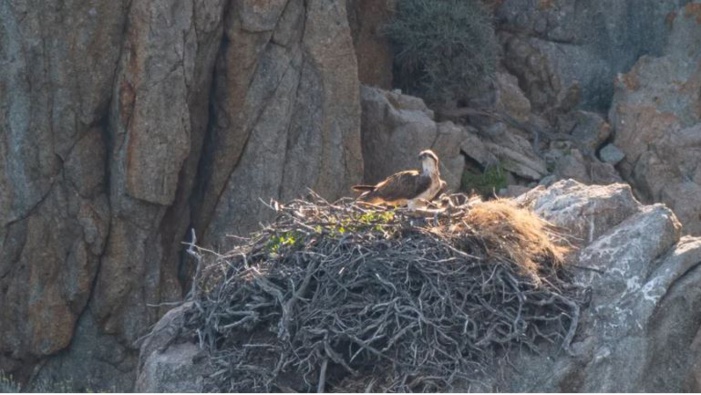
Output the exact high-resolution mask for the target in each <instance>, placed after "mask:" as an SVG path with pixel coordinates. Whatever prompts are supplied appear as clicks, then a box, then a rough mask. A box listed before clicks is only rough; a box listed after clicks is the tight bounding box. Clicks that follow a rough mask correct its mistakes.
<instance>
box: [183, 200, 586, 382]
mask: <svg viewBox="0 0 701 395" xmlns="http://www.w3.org/2000/svg"><path fill="white" fill-rule="evenodd" d="M452 200H453V204H451V205H450V206H449V207H447V208H443V209H441V210H434V211H409V210H406V209H398V210H394V209H383V208H378V207H370V206H366V205H362V204H361V203H356V202H353V201H350V200H341V201H339V202H336V203H334V204H331V203H328V202H326V201H324V200H323V199H321V198H319V197H318V196H316V195H312V196H310V197H309V198H308V199H306V200H295V201H293V202H291V203H289V204H286V205H279V204H277V203H273V204H272V205H271V207H273V209H275V210H276V211H277V218H276V219H275V220H274V221H273V222H272V224H271V225H269V226H267V227H266V228H264V229H263V230H261V231H260V232H258V233H256V234H254V235H253V236H252V237H251V238H250V239H246V240H245V241H244V242H243V243H241V244H240V245H239V246H238V247H236V248H234V249H233V250H232V251H231V252H230V253H228V254H226V255H216V254H213V253H211V252H204V251H203V250H199V252H194V253H195V255H197V256H198V257H201V259H202V261H201V262H200V263H201V269H200V270H199V273H198V278H196V280H195V284H196V286H195V289H196V291H195V292H193V294H192V295H193V296H192V297H191V299H192V300H193V301H194V302H195V303H194V305H195V306H196V308H195V311H194V313H193V314H192V315H191V317H190V320H189V323H188V328H190V329H191V330H192V333H195V334H196V335H197V337H198V338H199V341H200V342H201V345H202V346H203V347H204V348H205V349H206V350H207V351H208V354H209V358H210V362H211V364H212V366H213V368H214V369H213V374H212V375H210V376H209V377H207V378H206V383H207V389H208V390H213V391H223V392H228V391H231V392H239V391H280V390H282V391H286V392H290V391H317V390H318V391H350V392H356V391H364V390H367V391H446V390H449V389H451V386H452V385H453V384H455V383H459V382H464V381H460V380H467V381H468V382H469V381H470V379H471V378H472V377H475V374H476V373H478V372H480V371H481V369H482V368H483V367H485V366H487V364H488V363H490V361H492V359H493V358H494V357H495V356H496V355H497V354H498V353H499V352H500V351H502V350H504V349H508V348H510V347H513V346H518V347H527V348H530V349H534V350H535V349H537V348H538V347H539V345H540V344H541V343H542V342H549V343H555V344H558V345H562V347H563V349H564V350H568V349H569V344H570V342H571V340H572V338H573V336H574V333H575V329H576V327H577V321H578V316H579V307H578V302H577V301H578V298H579V296H580V292H579V291H580V290H579V289H578V288H577V287H575V286H573V285H572V284H571V283H570V282H569V280H568V275H567V270H566V267H565V266H564V265H563V256H564V254H565V253H566V248H564V247H562V246H560V245H559V244H558V243H559V242H558V240H559V239H558V238H557V236H556V235H555V234H554V233H553V232H552V229H551V227H550V226H548V225H547V224H546V223H545V222H544V221H542V220H540V219H539V218H537V217H536V216H535V215H534V214H532V213H531V212H529V211H526V210H523V209H519V208H517V207H515V206H513V205H512V203H510V202H509V201H506V200H496V201H489V202H481V201H478V200H474V199H473V200H471V201H467V199H465V198H464V197H460V196H453V197H452Z"/></svg>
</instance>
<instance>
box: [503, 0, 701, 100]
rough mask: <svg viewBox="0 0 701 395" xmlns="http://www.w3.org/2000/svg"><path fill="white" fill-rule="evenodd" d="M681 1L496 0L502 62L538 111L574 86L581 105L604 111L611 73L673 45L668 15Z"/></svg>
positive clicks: (611, 93) (612, 74)
mask: <svg viewBox="0 0 701 395" xmlns="http://www.w3.org/2000/svg"><path fill="white" fill-rule="evenodd" d="M686 3H688V0H670V1H639V0H595V1H591V2H587V3H586V4H584V3H581V2H578V1H577V0H552V1H550V0H549V1H543V0H504V1H500V2H499V6H498V7H497V10H496V16H497V20H498V23H497V30H498V31H500V32H501V33H500V37H502V43H504V44H505V56H504V63H505V65H506V67H507V69H509V70H510V71H511V72H512V73H513V74H514V75H516V76H518V77H519V84H520V86H521V88H522V89H523V90H524V92H525V93H526V96H527V97H528V98H529V99H530V100H531V103H532V104H533V107H534V109H535V110H536V111H541V110H542V109H544V108H547V107H556V106H558V105H559V104H560V103H558V96H559V95H560V94H561V91H566V90H567V89H568V88H569V87H571V86H573V85H575V84H576V85H579V86H580V88H581V103H580V106H581V108H584V109H590V110H596V111H606V110H608V107H609V104H610V102H611V97H612V95H613V87H612V86H611V81H612V80H613V78H614V77H615V75H616V73H619V72H622V71H625V70H628V69H629V68H630V67H631V66H632V65H633V64H634V63H635V62H636V61H637V60H638V58H639V57H640V55H641V54H651V55H660V54H661V53H662V52H663V50H664V48H665V45H666V44H667V42H668V39H669V40H670V41H671V40H672V38H670V37H671V33H670V30H669V25H668V24H669V20H670V13H671V12H673V11H676V10H678V9H679V8H681V7H682V6H684V5H685V4H686ZM675 23H676V22H675ZM507 32H518V34H514V33H507ZM690 41H691V40H690V39H688V38H684V40H683V42H684V43H688V42H690ZM694 46H695V45H693V44H692V45H689V46H687V47H694ZM679 47H682V45H679Z"/></svg>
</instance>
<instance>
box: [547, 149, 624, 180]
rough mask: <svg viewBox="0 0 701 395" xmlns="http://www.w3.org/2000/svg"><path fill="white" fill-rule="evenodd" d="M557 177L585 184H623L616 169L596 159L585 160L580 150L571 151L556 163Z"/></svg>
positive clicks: (555, 171)
mask: <svg viewBox="0 0 701 395" xmlns="http://www.w3.org/2000/svg"><path fill="white" fill-rule="evenodd" d="M554 173H555V175H557V177H558V178H560V179H570V178H571V179H573V180H576V181H579V182H581V183H584V184H600V185H606V184H613V183H618V182H623V179H622V178H621V177H620V176H619V175H618V173H617V172H616V169H614V167H613V166H612V165H611V164H609V163H602V162H600V161H599V160H598V159H596V158H595V157H592V158H585V157H584V156H583V155H582V153H581V152H579V150H578V149H571V150H569V153H568V154H566V155H562V156H561V157H560V158H558V159H557V161H556V162H555V170H554Z"/></svg>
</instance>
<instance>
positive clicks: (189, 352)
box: [135, 303, 212, 392]
mask: <svg viewBox="0 0 701 395" xmlns="http://www.w3.org/2000/svg"><path fill="white" fill-rule="evenodd" d="M191 308H192V303H186V304H184V305H182V306H179V307H177V308H174V309H173V310H170V311H169V312H168V313H166V315H164V316H163V318H161V319H160V320H159V321H158V323H157V324H156V326H155V327H154V328H153V330H152V331H151V333H149V335H148V337H147V338H146V339H145V340H144V343H143V344H142V345H141V352H140V361H139V369H138V377H137V380H136V387H135V392H203V391H204V386H203V376H205V375H206V374H211V373H212V372H211V368H209V367H208V365H207V360H206V359H205V358H200V357H201V354H202V351H201V350H200V348H199V347H198V346H196V345H195V344H193V343H190V342H184V343H183V342H176V341H177V337H178V334H179V331H180V330H181V329H182V328H183V325H184V324H185V314H187V312H188V310H189V309H191Z"/></svg>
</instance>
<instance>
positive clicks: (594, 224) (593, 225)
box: [516, 180, 641, 246]
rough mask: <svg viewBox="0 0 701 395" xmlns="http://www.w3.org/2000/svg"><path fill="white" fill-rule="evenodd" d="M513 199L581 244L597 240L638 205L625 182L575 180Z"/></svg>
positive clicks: (558, 183) (637, 209) (635, 210)
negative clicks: (600, 183)
mask: <svg viewBox="0 0 701 395" xmlns="http://www.w3.org/2000/svg"><path fill="white" fill-rule="evenodd" d="M516 202H517V203H519V204H521V205H523V206H526V207H529V208H531V209H533V210H534V211H535V212H536V214H538V215H539V216H541V217H543V218H544V219H545V220H547V221H549V222H551V223H553V224H554V225H557V226H558V227H560V228H562V229H564V230H566V232H567V234H568V235H571V236H573V237H574V239H575V243H576V244H577V245H580V246H581V245H588V244H589V243H591V242H593V241H594V240H596V239H598V238H599V237H600V236H601V235H603V234H604V233H606V232H607V231H609V230H610V229H611V228H613V227H614V226H616V225H618V224H620V223H621V222H623V220H625V219H626V218H628V217H630V216H631V215H633V214H635V213H637V212H639V211H640V207H641V205H640V203H639V202H638V201H637V200H636V199H635V197H634V196H633V192H632V190H631V188H630V186H628V185H627V184H611V185H605V186H604V185H592V186H586V185H584V184H581V183H579V182H577V181H574V180H562V181H558V182H556V183H555V184H553V185H552V186H550V187H549V188H544V187H542V186H539V187H537V188H534V189H532V190H531V191H530V192H527V193H525V194H523V195H521V196H519V197H518V198H517V199H516Z"/></svg>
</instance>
